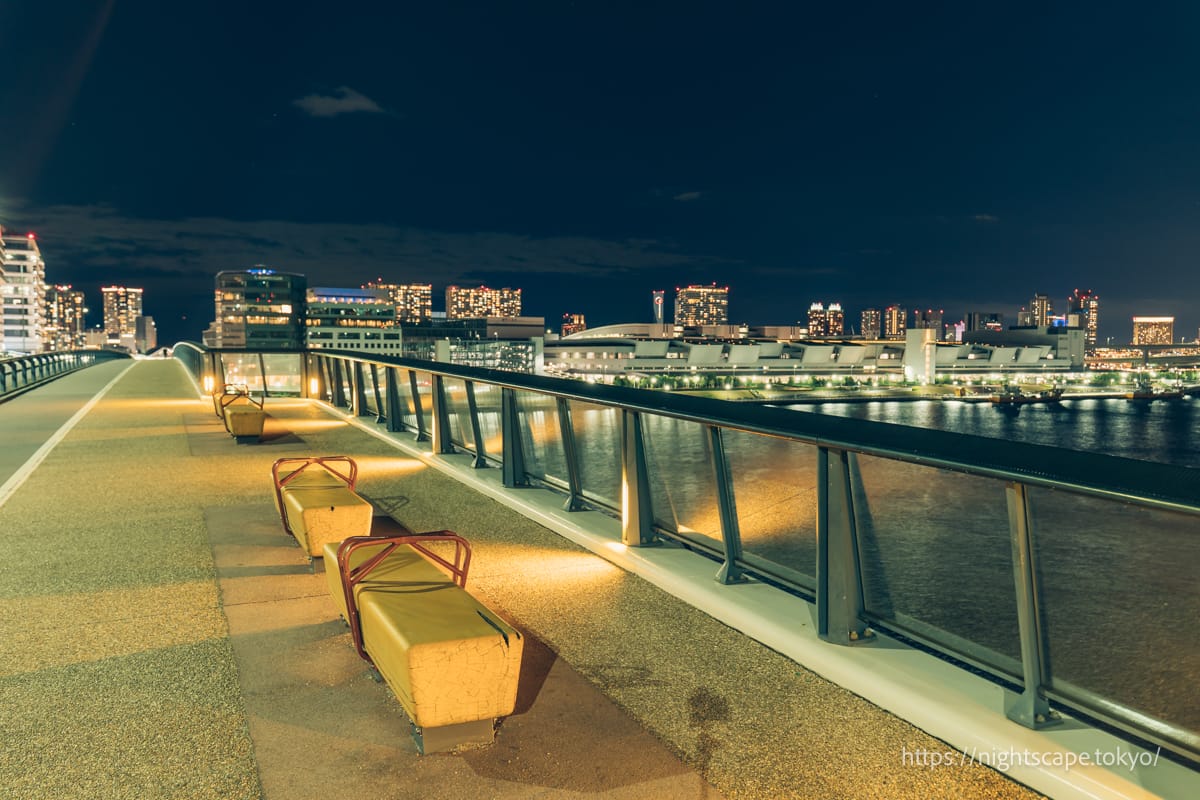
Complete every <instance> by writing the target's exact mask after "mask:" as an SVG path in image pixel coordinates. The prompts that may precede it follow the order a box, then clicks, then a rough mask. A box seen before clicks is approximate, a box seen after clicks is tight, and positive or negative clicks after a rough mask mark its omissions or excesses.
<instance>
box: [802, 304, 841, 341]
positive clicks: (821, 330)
mask: <svg viewBox="0 0 1200 800" xmlns="http://www.w3.org/2000/svg"><path fill="white" fill-rule="evenodd" d="M845 332H846V315H845V313H844V312H843V311H842V306H841V304H840V303H830V304H829V308H826V307H825V305H824V304H823V303H813V304H812V305H811V306H809V308H808V335H809V336H842V335H844V334H845Z"/></svg>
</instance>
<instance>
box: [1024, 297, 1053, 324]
mask: <svg viewBox="0 0 1200 800" xmlns="http://www.w3.org/2000/svg"><path fill="white" fill-rule="evenodd" d="M1053 313H1054V307H1053V305H1052V304H1051V303H1050V297H1049V295H1044V294H1035V295H1034V296H1033V299H1032V300H1030V301H1029V317H1030V320H1029V324H1030V325H1035V326H1038V327H1045V326H1047V325H1049V324H1050V315H1051V314H1053Z"/></svg>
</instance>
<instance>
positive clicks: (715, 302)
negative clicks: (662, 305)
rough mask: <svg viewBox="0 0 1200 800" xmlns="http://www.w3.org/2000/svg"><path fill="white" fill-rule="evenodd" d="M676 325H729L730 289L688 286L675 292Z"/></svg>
mask: <svg viewBox="0 0 1200 800" xmlns="http://www.w3.org/2000/svg"><path fill="white" fill-rule="evenodd" d="M675 324H676V325H728V324H729V287H728V286H717V285H716V284H715V283H714V284H713V285H712V286H688V287H687V288H684V289H678V288H677V289H676V290H675Z"/></svg>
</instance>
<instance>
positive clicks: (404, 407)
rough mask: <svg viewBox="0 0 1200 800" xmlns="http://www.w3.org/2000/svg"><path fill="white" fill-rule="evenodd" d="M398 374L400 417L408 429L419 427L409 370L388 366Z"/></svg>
mask: <svg viewBox="0 0 1200 800" xmlns="http://www.w3.org/2000/svg"><path fill="white" fill-rule="evenodd" d="M388 369H390V370H392V372H393V373H395V375H396V391H397V392H399V395H398V397H399V399H400V419H401V420H402V421H403V423H404V427H405V428H406V429H407V430H410V431H415V430H416V429H417V406H416V402H415V401H414V400H413V396H412V384H411V382H410V381H409V378H408V372H409V371H408V370H406V369H401V368H400V367H388Z"/></svg>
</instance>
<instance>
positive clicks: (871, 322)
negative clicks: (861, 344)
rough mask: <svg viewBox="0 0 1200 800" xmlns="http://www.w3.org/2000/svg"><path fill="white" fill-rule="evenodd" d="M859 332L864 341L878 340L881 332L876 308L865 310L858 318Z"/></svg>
mask: <svg viewBox="0 0 1200 800" xmlns="http://www.w3.org/2000/svg"><path fill="white" fill-rule="evenodd" d="M859 323H860V324H859V332H860V333H861V334H862V337H863V338H864V339H878V338H879V334H880V332H881V328H880V315H879V309H878V308H868V309H865V310H864V311H863V312H862V314H861V315H860V316H859Z"/></svg>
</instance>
